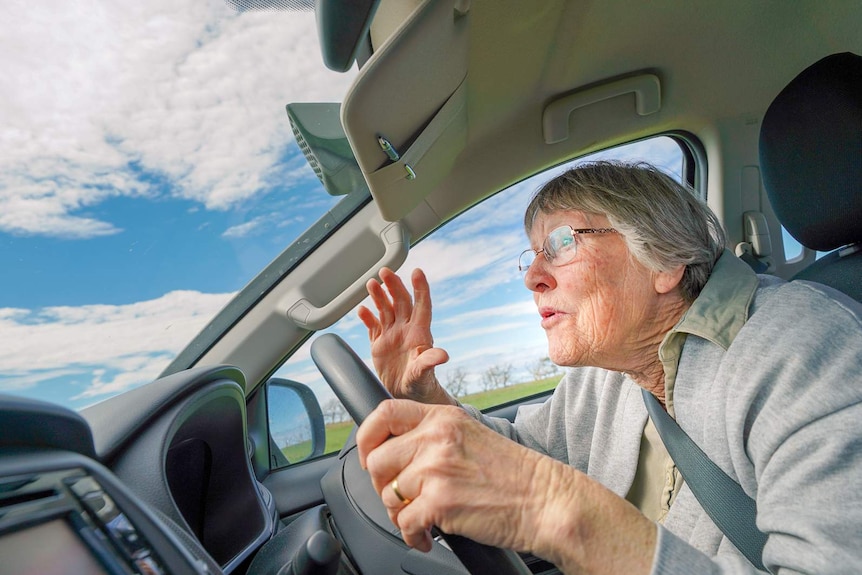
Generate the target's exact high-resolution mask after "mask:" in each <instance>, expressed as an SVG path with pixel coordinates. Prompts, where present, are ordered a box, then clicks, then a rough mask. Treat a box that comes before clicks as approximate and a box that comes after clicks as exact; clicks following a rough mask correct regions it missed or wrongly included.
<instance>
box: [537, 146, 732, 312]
mask: <svg viewBox="0 0 862 575" xmlns="http://www.w3.org/2000/svg"><path fill="white" fill-rule="evenodd" d="M563 210H566V211H567V210H574V211H579V212H584V213H586V214H601V215H604V216H605V217H607V219H608V221H609V222H610V224H611V225H612V226H613V227H614V228H616V229H617V231H618V232H620V234H622V236H623V239H624V240H625V242H626V245H627V246H628V249H629V252H630V253H631V254H632V255H633V256H634V258H635V259H636V260H637V261H638V262H640V263H641V264H643V265H644V266H645V267H646V268H647V269H650V270H652V271H657V272H665V271H670V270H672V269H675V268H677V267H679V266H680V265H684V266H685V271H684V272H683V277H682V281H681V282H680V288H681V290H682V294H683V297H684V298H685V299H686V301H689V302H691V301H694V299H695V298H696V297H697V296H698V294H700V291H701V290H702V289H703V286H704V285H706V281H707V280H708V279H709V275H710V274H711V273H712V268H713V267H714V266H715V262H716V261H717V260H718V258H719V257H720V256H721V254H722V252H723V251H724V248H725V245H726V243H727V240H726V237H725V234H724V230H723V229H722V227H721V222H719V221H718V218H717V217H716V216H715V214H714V213H713V212H712V210H710V209H709V207H708V206H707V205H706V204H705V203H704V202H703V201H701V200H700V199H699V198H698V197H697V196H696V195H695V194H694V192H693V191H692V190H691V189H690V188H687V187H685V186H683V185H682V184H680V183H678V182H676V181H675V180H674V179H673V178H671V177H669V176H668V175H667V174H665V173H663V172H662V171H660V170H659V169H657V168H656V167H654V166H652V165H650V164H647V163H645V162H637V163H626V162H618V161H600V162H589V163H585V164H581V165H579V166H576V167H574V168H572V169H570V170H568V171H566V172H564V173H563V174H561V175H559V176H557V177H556V178H554V179H553V180H551V181H549V182H548V183H546V184H545V185H544V186H542V188H541V189H539V191H537V192H536V194H535V195H534V196H533V198H532V200H531V201H530V205H529V206H527V212H526V213H525V214H524V228H525V229H526V231H527V234H528V235H529V233H530V230H531V229H532V227H533V222H534V221H535V219H536V216H537V215H538V214H539V213H540V212H541V213H543V214H551V213H553V212H557V211H563Z"/></svg>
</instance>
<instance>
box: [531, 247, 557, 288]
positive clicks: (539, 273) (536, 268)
mask: <svg viewBox="0 0 862 575" xmlns="http://www.w3.org/2000/svg"><path fill="white" fill-rule="evenodd" d="M550 268H551V265H550V264H549V263H548V260H546V259H545V254H544V253H542V252H540V253H538V254H536V259H534V260H533V263H531V264H530V267H528V268H527V271H526V273H524V285H526V286H527V289H528V290H530V291H532V292H539V293H541V292H543V291H545V290H547V289H551V288H553V287H554V285H556V284H555V280H554V276H553V274H552V273H551V270H550Z"/></svg>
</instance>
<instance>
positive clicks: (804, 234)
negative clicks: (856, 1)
mask: <svg viewBox="0 0 862 575" xmlns="http://www.w3.org/2000/svg"><path fill="white" fill-rule="evenodd" d="M760 168H761V171H762V175H763V184H764V186H765V187H766V193H767V194H768V196H769V201H770V203H771V204H772V207H773V209H774V210H775V213H776V215H777V216H778V219H779V220H780V221H781V223H782V224H783V225H784V227H785V228H786V229H787V231H788V232H790V234H791V235H792V236H793V237H794V238H796V239H797V240H798V241H799V242H800V243H802V245H804V246H806V247H808V248H810V249H814V250H818V251H831V250H833V249H836V248H839V247H841V246H844V245H847V244H852V243H856V242H860V241H862V57H860V56H857V55H856V54H851V53H849V52H847V53H843V54H834V55H832V56H827V57H826V58H823V59H822V60H820V61H818V62H816V63H814V64H812V65H811V66H809V67H808V68H806V69H805V70H803V71H802V73H800V74H799V75H798V76H797V77H796V78H794V79H793V81H791V82H790V84H788V85H787V87H786V88H784V90H782V91H781V93H780V94H778V96H777V97H776V98H775V100H774V101H773V102H772V105H770V106H769V109H768V110H767V111H766V115H765V116H764V118H763V125H762V126H761V128H760Z"/></svg>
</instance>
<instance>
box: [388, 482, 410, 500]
mask: <svg viewBox="0 0 862 575" xmlns="http://www.w3.org/2000/svg"><path fill="white" fill-rule="evenodd" d="M389 487H391V488H392V493H394V494H395V497H397V498H398V500H399V501H401V503H403V504H404V505H410V502H411V501H413V500H412V499H410V498H409V497H404V495H402V494H401V492H400V491H399V490H398V478H397V477H396V478H395V479H393V480H392V483H390V484H389Z"/></svg>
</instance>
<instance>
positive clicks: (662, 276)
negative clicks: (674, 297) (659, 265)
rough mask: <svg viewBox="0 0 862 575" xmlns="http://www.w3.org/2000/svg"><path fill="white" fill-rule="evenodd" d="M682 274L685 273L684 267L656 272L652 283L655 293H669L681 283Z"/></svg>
mask: <svg viewBox="0 0 862 575" xmlns="http://www.w3.org/2000/svg"><path fill="white" fill-rule="evenodd" d="M683 273H685V266H679V267H677V268H674V269H672V270H670V271H666V272H656V274H655V280H654V282H653V285H654V286H655V291H656V292H657V293H660V294H666V293H670V292H671V291H673V290H674V289H675V288H676V287H677V286H678V285H679V283H680V282H681V281H682V274H683Z"/></svg>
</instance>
